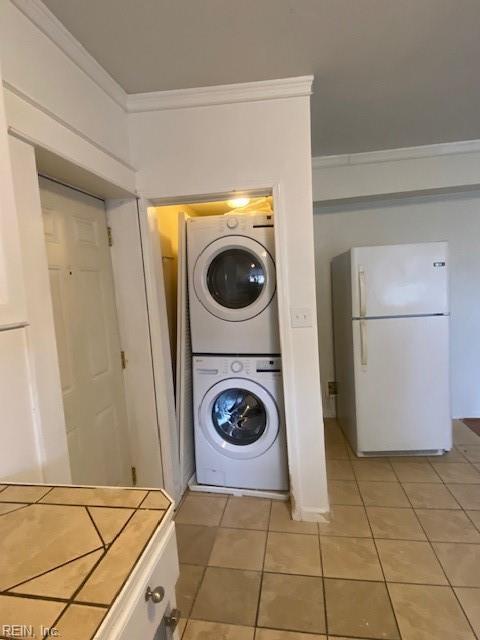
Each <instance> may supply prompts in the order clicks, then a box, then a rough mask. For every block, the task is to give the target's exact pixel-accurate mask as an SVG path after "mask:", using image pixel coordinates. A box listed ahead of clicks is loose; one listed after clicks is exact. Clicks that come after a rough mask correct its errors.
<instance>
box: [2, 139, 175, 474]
mask: <svg viewBox="0 0 480 640" xmlns="http://www.w3.org/2000/svg"><path fill="white" fill-rule="evenodd" d="M9 145H10V150H11V163H12V173H13V176H14V181H15V183H16V187H17V188H16V189H15V197H16V204H17V211H18V219H19V222H20V225H19V226H20V241H21V251H22V260H23V262H24V278H25V283H26V298H27V312H28V325H27V327H26V332H27V339H28V358H29V368H30V375H31V390H30V391H31V394H32V399H33V406H34V416H33V417H34V425H35V437H36V445H37V450H38V458H39V461H38V464H39V473H40V476H41V478H42V481H43V482H45V483H57V484H58V483H71V471H70V459H69V453H68V446H67V437H66V428H65V415H64V409H63V400H62V393H61V381H60V371H59V366H58V356H57V342H56V335H55V326H54V320H53V307H52V298H51V291H50V282H49V277H48V261H47V253H46V247H45V240H44V232H43V220H42V209H41V203H40V188H39V180H38V166H37V156H36V151H37V150H38V149H36V148H35V146H34V142H33V141H31V140H29V139H27V138H26V137H25V136H23V135H22V136H19V135H15V133H14V132H12V131H10V133H9ZM63 164H65V165H66V166H68V170H69V177H71V178H72V182H75V177H76V172H75V167H72V163H71V162H70V161H68V160H63V159H62V158H60V157H58V156H57V157H56V167H57V168H58V171H59V174H58V179H59V182H61V183H62V184H65V181H64V180H62V176H61V172H62V166H63ZM48 177H50V178H53V179H56V175H49V176H48ZM78 184H79V187H77V186H76V185H75V184H70V185H68V184H67V185H66V186H71V187H72V188H80V190H81V191H84V192H85V193H88V191H89V190H90V189H89V187H88V176H87V181H86V171H85V169H84V168H82V167H78ZM99 184H100V191H99ZM91 185H92V188H91V193H90V195H93V196H95V197H100V198H102V199H104V200H105V205H106V206H105V209H106V216H107V219H109V220H111V219H112V217H113V216H114V215H115V209H116V207H117V205H120V206H121V205H126V206H127V208H128V213H127V215H128V216H129V217H130V219H131V221H132V223H133V224H134V226H136V227H137V228H138V209H137V197H136V194H134V193H131V194H130V197H129V198H127V199H125V198H124V199H123V200H121V201H120V200H118V196H119V195H121V196H123V197H125V195H127V194H128V191H127V190H125V191H123V192H122V193H120V192H119V187H118V185H114V184H111V185H110V183H108V182H106V181H105V180H102V181H100V183H99V180H98V179H97V178H96V176H95V175H94V174H92V181H91ZM109 216H110V218H109ZM128 242H129V243H130V244H131V245H134V244H135V243H136V245H137V246H136V247H133V248H137V249H138V252H137V254H138V260H139V261H140V268H139V269H137V272H138V273H140V274H141V276H140V278H141V280H140V282H139V283H138V284H139V287H140V290H143V291H144V289H145V281H144V276H143V262H142V250H141V241H140V235H138V236H137V237H135V236H132V237H131V238H130V237H129V238H128ZM121 260H125V258H124V257H123V256H121V257H120V261H121ZM112 263H113V255H112ZM117 276H118V273H117V274H116V273H115V269H114V288H115V294H116V296H117V297H118V288H119V287H118V285H119V283H118V277H117ZM145 298H146V296H145ZM121 312H122V311H121V309H120V308H119V305H118V301H117V316H118V322H119V325H120V337H121V341H122V345H123V341H124V336H123V335H122V324H123V325H124V324H125V323H123V322H122V320H123V319H124V318H122V317H121ZM147 313H148V310H147V308H146V299H145V315H147ZM144 340H145V341H147V342H148V350H147V351H148V354H147V355H148V357H150V358H151V357H152V354H151V352H150V340H149V336H148V335H145V336H144ZM136 356H137V354H132V361H133V360H136V361H138V358H137V357H136ZM146 369H148V367H147V368H146V367H143V368H142V371H143V378H142V383H143V384H142V385H139V384H138V383H137V384H135V376H130V377H129V376H126V375H124V388H125V396H126V400H127V419H128V429H129V436H130V438H129V439H130V441H131V442H132V441H135V440H136V439H137V436H138V438H139V439H143V441H142V442H143V445H144V449H145V448H148V447H150V449H151V450H153V454H152V455H151V456H150V458H149V466H150V468H149V469H148V470H147V473H145V474H144V475H145V478H146V479H145V481H143V482H142V484H144V485H145V486H149V487H163V486H164V482H163V476H162V457H161V448H160V443H159V431H158V416H157V411H156V406H155V401H154V398H153V393H150V397H149V398H148V389H149V385H148V382H150V383H151V384H150V389H152V388H153V384H154V382H153V367H152V366H150V369H151V375H150V378H151V380H150V381H149V380H148V371H146ZM146 396H147V398H148V400H147V402H148V401H150V404H151V407H153V408H152V409H151V411H150V414H149V416H146V414H145V410H144V409H145V397H146ZM129 399H130V402H129ZM132 405H133V406H134V409H135V408H136V407H140V411H138V410H137V411H135V410H134V411H132ZM132 416H135V417H133V418H132ZM146 420H147V423H146ZM146 436H147V437H148V438H147V439H149V442H145V440H146ZM130 449H131V451H132V452H133V448H132V447H131V446H130ZM155 453H156V454H158V455H156V456H155ZM133 464H134V463H133Z"/></svg>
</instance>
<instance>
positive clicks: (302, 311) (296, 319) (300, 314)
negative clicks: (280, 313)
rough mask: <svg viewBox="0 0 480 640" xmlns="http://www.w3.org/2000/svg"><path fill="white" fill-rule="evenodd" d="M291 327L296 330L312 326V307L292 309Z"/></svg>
mask: <svg viewBox="0 0 480 640" xmlns="http://www.w3.org/2000/svg"><path fill="white" fill-rule="evenodd" d="M290 320H291V325H292V327H293V328H294V329H296V328H299V327H311V326H312V309H311V308H310V307H292V308H291V309H290Z"/></svg>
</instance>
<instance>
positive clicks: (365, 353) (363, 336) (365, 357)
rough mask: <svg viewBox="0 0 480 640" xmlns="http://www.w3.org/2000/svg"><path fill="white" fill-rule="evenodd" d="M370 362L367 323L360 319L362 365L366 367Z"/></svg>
mask: <svg viewBox="0 0 480 640" xmlns="http://www.w3.org/2000/svg"><path fill="white" fill-rule="evenodd" d="M367 362H368V350H367V323H366V321H365V320H360V363H361V365H362V367H366V366H367Z"/></svg>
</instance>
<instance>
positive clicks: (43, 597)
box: [0, 484, 172, 640]
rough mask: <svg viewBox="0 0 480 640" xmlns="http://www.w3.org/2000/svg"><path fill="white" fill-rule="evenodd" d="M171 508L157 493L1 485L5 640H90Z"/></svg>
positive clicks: (0, 602)
mask: <svg viewBox="0 0 480 640" xmlns="http://www.w3.org/2000/svg"><path fill="white" fill-rule="evenodd" d="M170 507H172V502H171V501H170V499H169V498H168V497H167V495H166V494H165V493H163V491H161V490H159V489H158V490H149V489H137V488H135V489H129V488H128V489H127V488H111V487H76V486H51V485H49V486H44V485H25V484H1V485H0V638H9V637H27V636H28V634H29V633H30V631H29V630H26V628H24V629H23V631H22V630H21V631H18V630H17V629H15V628H9V627H8V625H27V626H30V625H32V626H33V627H34V632H35V637H37V638H41V637H43V633H42V631H41V629H40V626H42V627H43V629H44V630H45V628H48V627H53V628H55V629H56V636H57V637H59V638H64V639H65V640H67V639H68V640H89V639H90V638H92V637H93V636H94V635H95V633H96V631H97V630H98V628H99V626H100V624H101V622H102V620H103V619H104V618H105V616H106V615H107V613H108V611H109V609H110V608H111V606H112V605H113V603H114V602H115V599H116V598H117V596H118V595H119V593H120V591H121V590H122V588H123V586H124V584H125V583H126V581H127V580H128V577H129V575H130V574H131V572H132V570H133V569H134V567H135V565H136V564H137V562H138V561H139V559H140V558H141V556H142V554H143V552H144V550H145V548H146V546H147V544H148V542H149V541H150V539H151V538H152V536H153V534H154V533H155V532H156V531H157V529H158V527H159V526H160V525H161V524H162V521H164V522H166V521H167V520H168V519H169V518H166V514H167V511H168V514H170V513H171V511H172V509H171V508H170ZM22 634H23V635H22ZM30 636H31V633H30ZM30 636H28V637H30Z"/></svg>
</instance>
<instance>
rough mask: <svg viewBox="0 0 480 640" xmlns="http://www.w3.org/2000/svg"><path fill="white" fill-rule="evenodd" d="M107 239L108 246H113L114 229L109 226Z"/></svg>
mask: <svg viewBox="0 0 480 640" xmlns="http://www.w3.org/2000/svg"><path fill="white" fill-rule="evenodd" d="M107 238H108V246H109V247H112V246H113V235H112V227H110V226H108V225H107Z"/></svg>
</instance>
